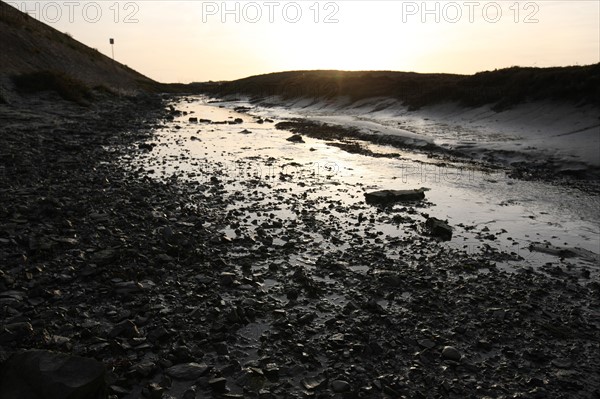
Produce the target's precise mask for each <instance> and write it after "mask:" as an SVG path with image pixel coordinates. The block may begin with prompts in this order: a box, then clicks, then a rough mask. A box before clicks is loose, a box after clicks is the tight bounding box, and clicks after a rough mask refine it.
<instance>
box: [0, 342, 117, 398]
mask: <svg viewBox="0 0 600 399" xmlns="http://www.w3.org/2000/svg"><path fill="white" fill-rule="evenodd" d="M104 377H105V369H104V365H102V363H99V362H97V361H96V360H94V359H88V358H83V357H78V356H69V355H66V354H62V353H55V352H48V351H38V350H35V351H27V352H22V353H19V354H16V355H13V356H12V357H11V358H10V359H9V360H8V361H7V362H6V363H5V364H4V365H3V367H2V369H0V398H11V399H49V398H52V399H105V398H107V394H108V387H107V385H106V382H105V379H104Z"/></svg>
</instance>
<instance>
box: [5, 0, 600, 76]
mask: <svg viewBox="0 0 600 399" xmlns="http://www.w3.org/2000/svg"><path fill="white" fill-rule="evenodd" d="M3 1H4V2H6V3H8V4H10V5H12V6H13V7H16V8H18V9H20V10H21V11H24V12H27V13H28V14H29V15H31V16H33V17H34V18H36V19H38V20H40V21H42V22H44V23H46V24H48V25H50V26H52V27H54V28H56V29H58V30H60V31H61V32H67V33H69V34H70V35H71V36H72V37H74V38H75V39H77V40H79V41H80V42H82V43H84V44H86V45H88V46H90V47H92V48H96V49H98V50H99V51H101V52H102V53H104V54H106V55H108V56H111V57H112V50H113V48H111V45H110V43H109V39H110V38H113V39H114V56H115V59H116V60H117V61H119V62H122V63H123V64H126V65H128V66H129V67H131V68H134V69H136V70H137V71H139V72H141V73H142V74H144V75H146V76H148V77H150V78H152V79H155V80H157V81H160V82H169V83H189V82H204V81H209V80H212V81H219V80H234V79H239V78H243V77H247V76H251V75H257V74H263V73H270V72H279V71H286V70H306V69H342V70H395V71H414V72H422V73H433V72H440V73H442V72H446V73H461V74H471V73H475V72H479V71H484V70H493V69H499V68H506V67H511V66H537V67H548V66H566V65H588V64H594V63H598V62H600V1H597V0H570V1H549V0H538V1H517V0H508V1H507V0H497V1H469V0H467V1H433V0H428V1H406V0H402V1H400V0H396V1H359V0H341V1H327V0H320V1H317V0H297V1H275V0H273V1H271V0H267V1H233V0H228V1H201V0H188V1H174V0H168V1H167V0H162V1H161V0H141V1H115V0H102V1H74V0H66V1H9V0H3Z"/></svg>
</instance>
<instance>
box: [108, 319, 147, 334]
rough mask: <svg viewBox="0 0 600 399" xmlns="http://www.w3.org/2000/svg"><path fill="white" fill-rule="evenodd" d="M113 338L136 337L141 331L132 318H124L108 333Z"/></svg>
mask: <svg viewBox="0 0 600 399" xmlns="http://www.w3.org/2000/svg"><path fill="white" fill-rule="evenodd" d="M108 335H109V336H111V337H112V338H116V337H123V338H134V337H139V335H140V332H139V330H138V328H137V326H136V325H135V323H134V322H133V321H131V320H124V321H122V322H120V323H119V324H117V325H116V326H114V327H113V328H112V330H110V333H109V334H108Z"/></svg>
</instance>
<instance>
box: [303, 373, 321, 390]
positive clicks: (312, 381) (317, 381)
mask: <svg viewBox="0 0 600 399" xmlns="http://www.w3.org/2000/svg"><path fill="white" fill-rule="evenodd" d="M326 381H327V379H326V378H325V377H323V376H321V375H319V376H316V377H306V378H304V379H303V380H302V385H303V386H304V388H306V389H308V390H313V389H317V388H319V387H321V386H322V385H323V384H324V383H325V382H326Z"/></svg>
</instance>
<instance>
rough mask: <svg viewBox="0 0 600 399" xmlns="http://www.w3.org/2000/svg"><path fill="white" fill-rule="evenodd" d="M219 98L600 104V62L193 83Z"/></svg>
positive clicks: (306, 73)
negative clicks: (467, 71)
mask: <svg viewBox="0 0 600 399" xmlns="http://www.w3.org/2000/svg"><path fill="white" fill-rule="evenodd" d="M192 86H193V87H194V88H196V89H197V90H201V91H204V92H207V93H210V94H215V95H231V94H249V95H254V96H270V95H279V96H282V97H283V98H288V99H289V98H298V97H315V98H329V99H331V98H335V97H341V96H344V97H348V98H350V99H351V100H354V101H356V100H360V99H365V98H370V97H391V98H396V99H398V100H401V101H403V102H404V103H405V104H406V105H408V106H411V107H413V108H419V107H421V106H424V105H428V104H436V103H443V102H457V103H460V104H462V105H465V106H481V105H486V104H493V105H495V107H496V109H497V110H502V109H505V108H508V107H510V106H512V105H516V104H519V103H523V102H528V101H539V100H552V101H558V102H571V103H575V104H595V105H600V64H595V65H589V66H573V67H556V68H520V67H512V68H507V69H501V70H496V71H491V72H480V73H477V74H475V75H470V76H468V75H453V74H419V73H412V72H388V71H361V72H348V71H295V72H281V73H272V74H267V75H259V76H252V77H249V78H245V79H240V80H236V81H232V82H220V83H203V84H201V83H199V84H193V85H192Z"/></svg>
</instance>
